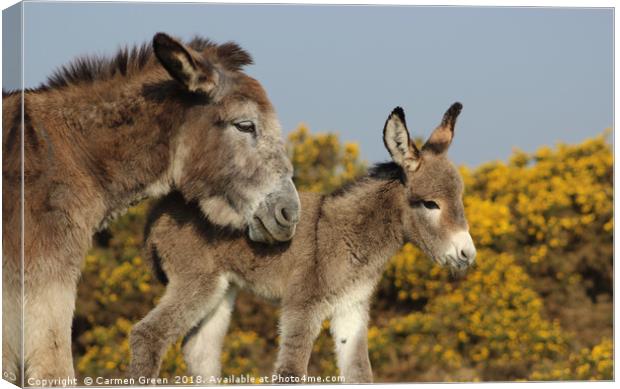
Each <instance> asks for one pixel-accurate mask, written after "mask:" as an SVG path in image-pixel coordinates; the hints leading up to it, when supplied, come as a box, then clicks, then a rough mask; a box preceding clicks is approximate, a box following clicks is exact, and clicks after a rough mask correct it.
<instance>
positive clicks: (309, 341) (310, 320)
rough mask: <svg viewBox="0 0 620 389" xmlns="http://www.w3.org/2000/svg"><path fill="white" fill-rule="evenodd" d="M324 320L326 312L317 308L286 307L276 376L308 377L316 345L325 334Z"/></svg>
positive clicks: (282, 318) (282, 321) (283, 315)
mask: <svg viewBox="0 0 620 389" xmlns="http://www.w3.org/2000/svg"><path fill="white" fill-rule="evenodd" d="M323 318H324V314H323V312H322V309H321V307H319V306H317V305H314V306H298V307H293V308H291V307H283V308H282V314H281V316H280V350H279V352H278V359H277V361H276V366H275V374H276V375H280V376H282V377H301V376H304V375H306V374H307V372H308V362H309V361H310V354H311V353H312V345H313V344H314V340H315V339H316V337H317V336H318V335H319V332H320V331H321V322H322V321H323ZM276 383H277V382H276Z"/></svg>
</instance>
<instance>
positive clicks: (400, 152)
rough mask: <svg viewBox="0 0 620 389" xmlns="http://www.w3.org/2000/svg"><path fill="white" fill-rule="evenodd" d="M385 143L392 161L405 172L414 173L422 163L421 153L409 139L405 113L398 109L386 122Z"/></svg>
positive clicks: (384, 129) (384, 130)
mask: <svg viewBox="0 0 620 389" xmlns="http://www.w3.org/2000/svg"><path fill="white" fill-rule="evenodd" d="M383 143H384V144H385V148H386V149H387V150H388V151H389V152H390V155H391V156H392V159H393V160H394V162H396V163H397V164H398V165H400V166H401V167H403V168H404V169H405V170H409V171H414V170H416V169H417V167H418V164H419V161H420V152H419V151H418V149H417V147H416V146H415V144H414V143H413V142H412V141H411V139H410V137H409V131H408V130H407V123H406V122H405V111H403V109H402V108H401V107H396V108H394V110H393V111H392V113H391V114H390V116H389V117H388V119H387V121H386V122H385V127H384V128H383Z"/></svg>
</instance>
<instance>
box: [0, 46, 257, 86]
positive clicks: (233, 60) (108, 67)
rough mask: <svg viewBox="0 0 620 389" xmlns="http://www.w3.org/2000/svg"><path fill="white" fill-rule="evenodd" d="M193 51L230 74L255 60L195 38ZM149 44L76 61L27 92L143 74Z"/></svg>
mask: <svg viewBox="0 0 620 389" xmlns="http://www.w3.org/2000/svg"><path fill="white" fill-rule="evenodd" d="M187 46H189V47H191V48H192V49H193V50H196V51H199V52H203V53H204V54H205V55H206V56H208V58H209V59H210V60H213V61H214V62H218V63H220V64H221V65H222V66H223V67H225V68H226V69H228V70H231V71H238V70H241V68H242V67H243V66H245V65H250V64H252V57H251V56H250V54H249V53H248V52H246V51H245V50H243V49H242V48H241V47H240V46H239V45H237V44H236V43H234V42H227V43H224V44H221V45H220V44H217V43H215V42H212V41H210V40H209V39H206V38H201V37H198V36H196V37H194V38H192V40H190V41H189V42H188V43H187ZM154 57H155V56H154V55H153V48H152V45H151V43H150V42H148V43H143V44H141V45H136V46H133V47H131V48H129V47H124V48H121V49H119V50H118V51H117V52H116V54H115V55H113V56H112V57H102V56H96V55H90V56H81V57H77V58H76V59H74V60H73V61H71V62H69V63H68V64H66V65H62V66H61V67H60V68H58V69H56V70H55V71H54V72H53V73H52V75H51V76H49V77H48V78H47V81H46V82H44V83H43V84H41V85H40V86H39V87H37V88H34V89H26V90H25V91H31V92H36V91H42V90H48V89H56V88H63V87H66V86H68V85H77V84H89V83H93V82H95V81H104V80H109V79H111V78H113V77H115V76H116V75H119V74H120V75H122V76H123V77H127V76H131V75H133V74H136V73H138V72H139V71H141V70H143V69H144V68H145V67H146V66H147V64H148V63H149V62H150V60H151V58H154ZM19 92H21V91H20V90H13V91H5V90H4V89H3V90H2V96H3V97H4V96H9V95H12V94H15V93H19Z"/></svg>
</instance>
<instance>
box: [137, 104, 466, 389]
mask: <svg viewBox="0 0 620 389" xmlns="http://www.w3.org/2000/svg"><path fill="white" fill-rule="evenodd" d="M460 110H461V105H460V104H459V103H456V104H454V105H452V107H450V109H449V110H448V111H447V112H446V114H445V115H444V118H443V120H442V122H441V124H440V126H439V127H438V128H437V129H436V130H435V131H434V132H433V133H432V135H431V136H430V138H429V139H428V141H427V142H426V144H425V145H424V147H422V149H421V150H418V148H416V146H415V144H414V143H413V142H412V141H411V139H410V136H409V132H408V130H407V128H406V124H405V117H404V113H403V111H402V109H400V108H396V109H395V110H394V111H393V112H392V114H391V115H390V116H389V118H388V120H387V121H386V124H385V128H384V131H383V140H384V143H385V146H386V148H387V149H388V151H389V152H390V154H391V156H392V159H393V162H391V163H387V164H382V165H378V166H377V167H375V168H374V169H372V170H371V172H370V174H369V175H368V176H366V177H364V178H361V179H359V180H358V181H356V182H355V183H353V184H352V185H350V186H348V187H347V188H345V189H342V190H341V191H339V192H337V193H334V194H331V195H327V196H321V195H318V194H311V193H305V194H302V195H301V204H302V207H301V209H302V215H301V218H300V222H299V224H298V226H297V233H296V235H295V237H294V238H293V240H292V241H290V242H287V243H282V244H280V245H277V246H272V247H268V246H265V245H261V244H257V243H253V242H251V241H250V240H248V239H247V238H245V237H244V235H243V234H242V233H240V232H232V231H223V230H222V229H221V228H218V227H215V226H213V225H211V224H208V223H207V222H206V221H205V220H204V219H203V218H202V216H200V212H199V208H198V206H197V205H195V204H187V203H185V202H183V200H182V198H181V197H180V196H178V195H177V196H175V195H171V196H168V197H167V198H165V199H163V200H162V201H160V202H159V204H158V205H157V206H156V207H155V208H154V210H153V211H152V214H151V218H150V223H149V226H148V227H147V233H146V252H147V256H148V257H150V258H151V260H152V263H153V264H154V265H155V268H156V271H157V273H158V275H159V276H160V278H161V279H162V280H163V281H164V282H166V281H168V286H167V289H166V293H165V295H164V297H163V298H162V300H161V302H160V303H159V305H158V306H157V307H156V308H155V309H153V310H152V311H151V312H150V313H149V314H148V315H147V316H146V317H145V318H144V319H143V320H142V321H140V322H139V323H138V324H136V325H135V327H134V328H133V330H132V332H131V335H130V339H131V351H132V362H131V369H130V370H131V371H130V373H131V374H132V375H134V376H149V377H153V376H156V375H157V374H158V370H159V364H160V360H161V356H162V355H163V353H164V351H165V349H166V347H167V346H168V345H169V344H170V343H171V342H173V341H174V340H175V339H176V338H177V337H178V336H180V335H186V334H187V335H186V338H185V341H184V344H183V352H184V355H185V359H186V361H187V364H188V367H189V370H190V372H191V374H195V375H202V376H203V377H204V379H206V380H209V377H211V376H218V375H219V374H220V364H219V358H220V352H221V348H222V342H223V338H224V335H225V334H226V330H227V327H228V324H229V320H230V314H231V310H232V309H233V304H234V299H235V291H236V289H237V288H246V289H248V290H251V291H252V292H254V293H256V294H257V295H260V296H263V297H264V298H267V299H270V300H276V301H280V303H281V306H282V313H281V317H280V331H281V340H280V350H279V353H278V357H277V362H276V365H275V374H277V375H280V376H282V377H286V376H303V375H305V374H306V373H307V366H308V361H309V358H310V353H311V351H312V344H313V342H314V340H315V338H316V336H317V335H318V333H319V331H320V329H321V323H322V322H323V320H325V319H329V320H330V324H331V333H332V335H333V337H334V342H335V345H336V355H337V360H338V367H339V369H340V374H342V375H343V376H344V377H345V379H346V382H370V381H372V371H371V367H370V361H369V358H368V346H367V326H368V309H369V304H370V299H371V296H372V293H373V290H374V288H375V286H376V284H377V282H378V281H379V278H380V277H381V274H382V272H383V269H384V267H385V264H386V262H387V261H388V259H389V258H390V257H391V256H392V255H393V254H394V253H395V252H396V251H397V250H398V249H400V248H401V247H402V245H403V244H404V243H405V242H413V243H415V244H417V245H418V246H419V247H420V248H421V249H422V250H423V251H424V252H425V253H426V254H427V255H428V256H429V257H430V258H432V259H433V260H434V261H436V262H437V263H439V264H441V265H449V266H451V267H452V268H454V269H457V270H464V269H465V268H466V267H467V266H469V265H471V264H472V263H473V262H474V258H475V255H476V250H475V247H474V244H473V242H472V239H471V237H470V235H469V232H468V225H467V221H466V219H465V214H464V211H463V203H462V193H463V183H462V179H461V177H460V175H459V173H458V171H457V169H456V168H455V167H454V165H453V164H452V163H451V162H450V161H449V160H448V159H447V157H446V151H447V149H448V147H449V145H450V143H451V141H452V137H453V133H454V124H455V121H456V118H457V116H458V114H459V113H460ZM265 203H266V204H263V206H267V207H270V206H271V205H270V204H269V199H267V200H266V202H265Z"/></svg>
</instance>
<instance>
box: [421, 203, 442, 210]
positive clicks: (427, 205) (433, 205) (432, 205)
mask: <svg viewBox="0 0 620 389" xmlns="http://www.w3.org/2000/svg"><path fill="white" fill-rule="evenodd" d="M422 205H424V208H426V209H439V205H437V203H436V202H434V201H422Z"/></svg>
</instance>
